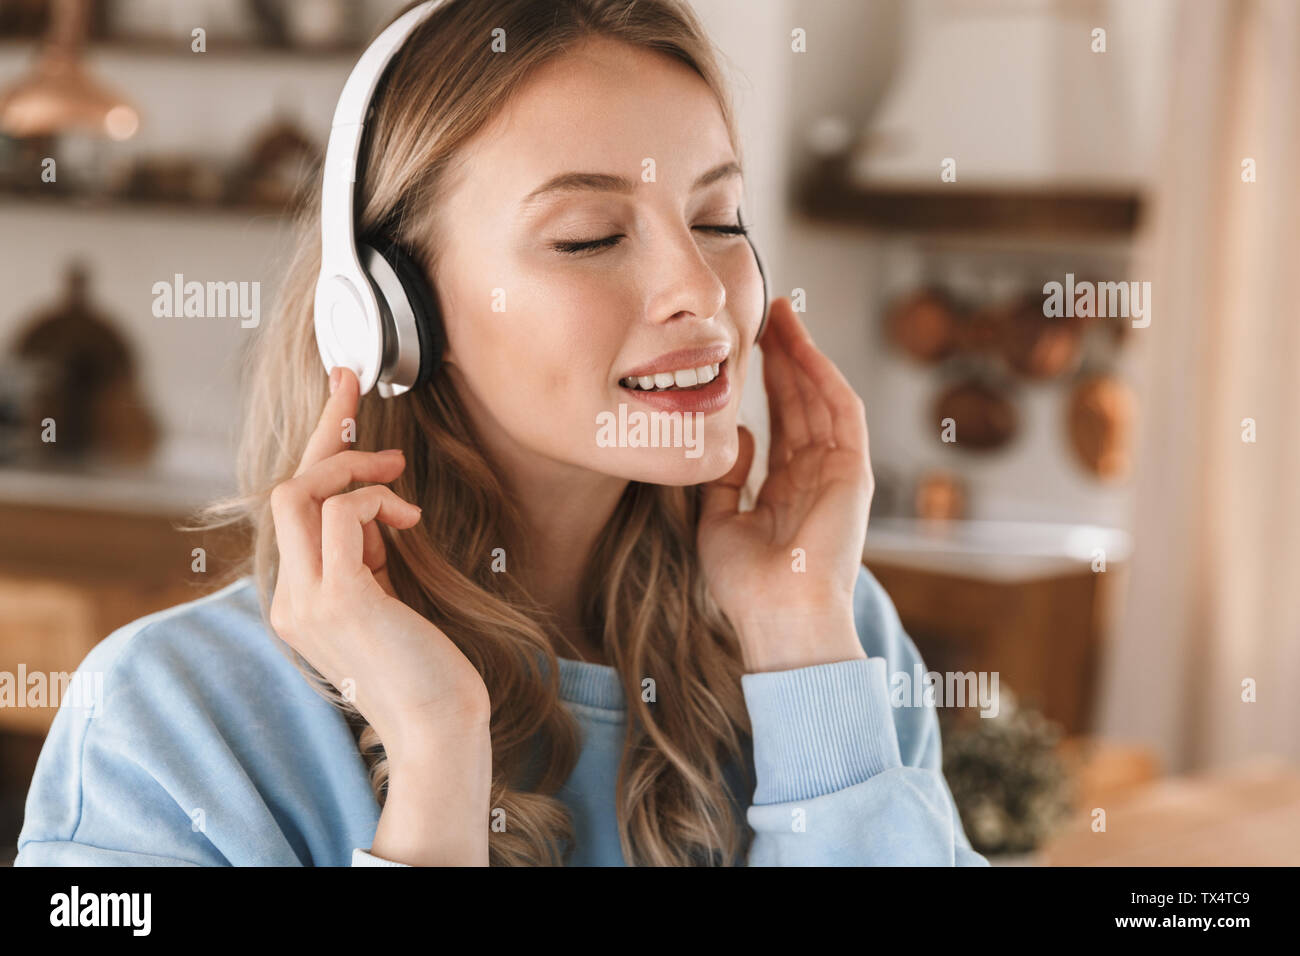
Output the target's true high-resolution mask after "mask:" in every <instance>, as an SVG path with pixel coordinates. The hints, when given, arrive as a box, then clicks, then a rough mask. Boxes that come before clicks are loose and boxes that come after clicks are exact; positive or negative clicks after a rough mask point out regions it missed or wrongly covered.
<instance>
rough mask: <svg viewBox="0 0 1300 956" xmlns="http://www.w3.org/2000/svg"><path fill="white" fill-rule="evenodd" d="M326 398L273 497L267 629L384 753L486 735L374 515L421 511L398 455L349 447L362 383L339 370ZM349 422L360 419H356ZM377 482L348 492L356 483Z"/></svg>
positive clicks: (453, 660)
mask: <svg viewBox="0 0 1300 956" xmlns="http://www.w3.org/2000/svg"><path fill="white" fill-rule="evenodd" d="M330 382H331V388H332V393H331V395H330V397H329V399H328V400H327V401H326V403H325V408H324V410H323V411H322V412H321V417H320V421H319V422H318V423H317V425H316V430H315V431H314V432H313V433H312V436H311V439H310V440H309V441H308V443H307V449H306V451H305V452H304V454H303V457H302V461H301V463H300V464H299V466H298V470H297V471H296V472H294V475H293V477H292V478H290V479H288V480H287V481H284V482H282V483H281V484H279V485H277V486H276V487H275V489H274V490H273V491H272V493H271V513H272V516H273V519H274V523H275V535H276V540H277V542H278V544H279V549H280V561H279V569H278V573H277V576H276V582H275V595H274V598H273V600H272V602H271V626H272V627H273V628H274V629H275V631H276V633H277V634H278V635H279V636H280V637H281V639H283V640H284V641H285V642H286V643H288V644H289V645H290V646H291V647H293V648H294V650H296V651H297V652H298V653H299V654H301V655H302V656H303V657H304V658H305V659H306V660H307V661H308V663H310V664H311V665H312V666H313V667H314V668H316V670H317V671H318V672H319V673H320V674H321V676H322V677H324V678H325V679H326V680H328V681H329V682H330V683H331V684H333V685H334V686H335V687H336V688H339V689H340V690H341V691H344V692H347V690H348V689H349V688H350V689H351V691H352V692H353V694H354V697H353V701H352V702H353V703H354V704H355V706H356V708H357V710H358V711H360V713H361V715H362V716H363V717H365V719H366V720H367V721H368V722H369V723H370V725H371V726H372V727H374V728H375V731H376V732H377V733H378V734H379V738H380V740H381V741H383V744H384V749H385V750H386V751H387V753H388V755H389V758H390V760H394V759H400V758H398V757H397V756H396V755H397V754H399V753H400V754H402V755H405V754H406V753H410V754H412V760H413V761H414V762H418V761H419V756H418V755H419V753H420V752H421V751H427V750H428V747H427V744H429V742H430V741H435V740H446V739H447V737H448V735H449V734H450V735H456V734H461V733H467V732H473V731H482V732H486V728H487V725H488V719H489V716H490V703H489V699H488V693H487V688H486V686H485V685H484V684H483V679H482V678H481V677H480V675H479V673H478V671H476V670H475V669H474V666H473V665H472V664H471V663H470V662H469V660H468V659H467V658H466V657H465V655H464V654H462V653H461V652H460V649H459V648H458V647H456V645H455V644H453V643H452V642H451V640H450V639H449V638H448V637H447V635H446V634H444V633H443V632H442V631H441V630H439V629H438V628H437V627H435V626H434V625H433V623H432V622H430V621H429V620H427V619H426V618H424V617H423V616H422V615H420V614H419V613H417V612H416V611H415V610H413V609H412V608H411V607H409V606H408V605H406V604H404V603H403V602H402V601H400V600H399V599H398V598H397V596H396V593H395V592H394V590H393V586H392V583H391V582H390V580H389V577H388V571H387V557H386V553H385V548H384V540H383V537H382V535H381V534H380V531H379V528H378V526H377V524H376V522H382V523H383V524H386V525H388V526H389V527H392V528H398V529H407V528H412V527H414V526H415V525H416V523H417V522H418V521H419V520H420V509H419V508H418V507H416V506H415V505H413V504H411V503H410V502H408V501H405V500H403V499H402V498H400V497H399V496H398V495H397V493H396V492H395V491H393V490H392V489H391V488H389V487H388V486H387V485H386V484H384V483H385V482H390V481H392V480H394V479H395V478H396V477H397V476H398V475H400V474H401V473H402V470H403V469H404V468H405V467H406V456H405V455H404V454H403V453H402V452H401V451H400V450H394V451H386V452H363V451H352V450H348V443H347V442H346V441H344V437H343V435H344V429H345V426H346V425H347V424H348V422H347V420H348V419H351V420H352V421H353V422H355V420H356V412H357V403H358V401H359V399H360V386H359V384H358V382H357V378H356V376H355V375H354V374H353V373H352V371H351V370H349V369H343V368H339V369H335V370H334V372H333V373H332V374H331V377H330ZM353 427H354V428H355V426H353ZM360 481H365V482H375V484H370V485H367V486H365V487H363V488H360V489H357V490H355V491H350V492H346V493H344V492H343V489H344V488H346V487H347V486H348V485H349V484H351V483H353V482H360Z"/></svg>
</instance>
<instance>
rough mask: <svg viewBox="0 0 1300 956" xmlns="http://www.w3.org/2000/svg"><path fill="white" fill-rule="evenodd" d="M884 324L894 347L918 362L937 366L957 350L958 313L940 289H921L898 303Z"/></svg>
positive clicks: (891, 307)
mask: <svg viewBox="0 0 1300 956" xmlns="http://www.w3.org/2000/svg"><path fill="white" fill-rule="evenodd" d="M885 322H886V326H887V329H888V333H889V337H890V339H891V340H892V341H893V342H894V344H896V345H897V346H898V347H899V348H901V349H902V350H903V351H904V352H906V353H907V354H908V355H910V356H912V358H914V359H916V360H917V361H919V362H925V363H926V364H932V363H935V362H938V361H940V360H941V359H943V358H945V357H946V356H948V355H949V354H951V353H952V351H953V350H954V349H955V348H956V344H957V342H956V310H955V309H954V307H953V305H952V303H951V301H950V300H949V298H948V297H947V296H946V295H945V294H944V293H942V292H940V291H938V290H937V289H928V288H927V289H920V290H918V291H916V292H912V293H910V294H908V295H906V296H904V297H902V298H901V299H898V300H897V301H896V302H894V303H893V304H892V305H891V306H890V308H889V312H888V315H887V316H886V319H885Z"/></svg>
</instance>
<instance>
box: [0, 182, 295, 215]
mask: <svg viewBox="0 0 1300 956" xmlns="http://www.w3.org/2000/svg"><path fill="white" fill-rule="evenodd" d="M5 206H31V207H40V208H44V209H50V208H65V209H73V210H77V211H82V212H109V213H118V212H124V213H125V212H130V213H162V214H166V215H185V216H223V217H224V216H239V217H245V218H258V219H265V218H270V219H275V220H279V219H287V218H292V217H293V216H294V215H295V214H296V211H295V210H294V209H293V208H291V207H288V206H279V205H273V204H270V203H229V202H199V201H191V200H183V199H145V198H142V197H135V196H112V195H89V194H86V193H80V192H76V191H73V190H68V189H50V190H48V191H42V190H34V189H24V190H14V189H3V188H0V208H3V207H5Z"/></svg>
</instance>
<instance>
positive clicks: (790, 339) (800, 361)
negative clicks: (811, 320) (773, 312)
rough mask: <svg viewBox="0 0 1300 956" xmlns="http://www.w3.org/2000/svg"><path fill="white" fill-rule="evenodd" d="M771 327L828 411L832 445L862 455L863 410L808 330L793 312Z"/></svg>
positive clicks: (864, 428)
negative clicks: (832, 438)
mask: <svg viewBox="0 0 1300 956" xmlns="http://www.w3.org/2000/svg"><path fill="white" fill-rule="evenodd" d="M774 318H779V319H781V321H779V322H776V323H774V324H775V325H776V328H775V329H774V330H773V334H774V335H775V336H776V337H777V339H778V340H779V341H780V342H781V343H782V344H783V345H784V346H785V352H786V354H788V355H789V356H790V359H791V361H792V362H793V364H794V365H795V366H796V367H797V368H798V369H800V370H801V371H802V372H803V373H805V374H806V375H807V377H808V382H809V384H810V385H811V386H812V387H813V388H814V389H815V390H816V393H817V394H818V395H819V396H820V398H821V400H822V401H823V402H825V404H826V405H827V406H828V408H829V410H830V416H831V425H832V434H833V436H834V439H835V444H836V445H838V446H840V447H843V448H850V449H853V450H857V451H862V452H865V451H866V448H867V419H866V409H865V406H864V405H863V402H862V399H861V398H860V397H859V396H858V393H857V392H855V391H854V390H853V386H851V385H850V384H849V382H848V379H846V378H845V377H844V375H843V373H842V372H840V370H839V368H838V367H837V366H836V365H835V363H834V362H832V361H831V360H830V359H829V358H827V357H826V356H825V355H824V354H823V353H822V352H821V351H820V350H819V349H818V348H817V346H816V345H815V344H814V343H813V340H812V336H811V335H809V334H808V329H807V328H806V327H805V326H804V324H803V323H802V322H800V321H799V317H798V316H797V315H795V314H794V312H793V310H787V312H786V313H785V314H783V315H780V316H774Z"/></svg>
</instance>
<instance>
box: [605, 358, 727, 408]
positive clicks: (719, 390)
mask: <svg viewBox="0 0 1300 956" xmlns="http://www.w3.org/2000/svg"><path fill="white" fill-rule="evenodd" d="M685 354H686V353H684V352H674V353H672V355H671V356H668V357H670V358H676V357H678V356H681V355H685ZM695 354H700V353H699V352H698V351H697V352H696V353H695ZM656 361H661V360H659V359H656ZM712 361H714V362H717V361H719V360H718V359H716V358H715V359H713V360H712ZM700 364H701V365H703V364H706V363H704V362H701V363H700ZM720 364H721V366H722V367H721V368H720V369H718V377H717V378H715V379H714V380H713V381H711V382H710V383H709V384H708V385H701V386H700V387H698V388H688V389H669V390H667V391H663V392H643V391H641V390H640V389H634V388H624V387H623V386H622V385H620V386H619V391H621V392H623V394H625V395H631V396H632V397H633V398H635V399H636V400H638V401H640V402H644V403H645V404H646V405H649V406H650V407H652V408H656V409H658V410H659V411H663V412H681V413H683V414H687V413H690V412H700V413H701V414H704V415H708V414H709V413H711V412H716V411H719V410H720V409H723V408H726V407H727V403H728V402H730V401H731V376H730V374H728V372H729V368H728V366H729V364H730V363H728V362H727V360H726V358H725V357H724V358H723V359H722V360H721V362H720ZM647 367H648V366H647ZM685 367H689V366H682V365H671V366H668V367H667V368H662V366H661V368H662V370H663V371H668V369H669V368H674V369H675V368H685ZM642 374H645V375H649V374H651V373H650V372H644V373H642Z"/></svg>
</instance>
